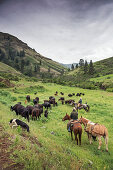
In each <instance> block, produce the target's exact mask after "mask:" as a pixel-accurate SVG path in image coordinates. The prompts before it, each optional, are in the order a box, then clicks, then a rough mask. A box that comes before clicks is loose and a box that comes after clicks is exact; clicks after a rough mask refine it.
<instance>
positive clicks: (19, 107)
mask: <svg viewBox="0 0 113 170" xmlns="http://www.w3.org/2000/svg"><path fill="white" fill-rule="evenodd" d="M11 110H12V111H13V110H14V111H15V112H16V115H21V116H22V117H25V119H26V118H27V120H28V122H29V113H28V109H27V108H25V107H24V106H22V105H21V104H16V105H14V106H11Z"/></svg>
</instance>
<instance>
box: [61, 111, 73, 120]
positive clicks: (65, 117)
mask: <svg viewBox="0 0 113 170" xmlns="http://www.w3.org/2000/svg"><path fill="white" fill-rule="evenodd" d="M70 119H71V118H70V116H69V115H68V114H67V113H66V115H65V116H64V118H62V121H65V120H70Z"/></svg>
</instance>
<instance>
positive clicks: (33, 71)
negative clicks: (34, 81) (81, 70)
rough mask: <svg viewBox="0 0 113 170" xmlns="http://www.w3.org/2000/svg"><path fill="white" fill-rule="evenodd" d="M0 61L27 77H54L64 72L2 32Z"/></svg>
mask: <svg viewBox="0 0 113 170" xmlns="http://www.w3.org/2000/svg"><path fill="white" fill-rule="evenodd" d="M0 61H1V62H3V63H5V64H8V65H10V66H12V67H13V68H15V69H16V70H19V71H20V72H22V73H23V74H25V75H28V76H37V75H38V76H39V75H42V73H49V74H52V75H53V76H54V75H55V76H56V75H59V74H61V73H62V72H64V71H66V68H65V67H63V66H62V65H60V64H59V63H57V62H55V61H53V60H51V59H49V58H46V57H44V56H42V55H41V54H39V53H37V52H36V51H35V49H32V48H30V47H29V46H28V45H27V44H26V43H24V42H22V41H21V40H19V39H18V38H16V37H14V36H12V35H10V34H7V33H2V32H0ZM43 76H44V75H43Z"/></svg>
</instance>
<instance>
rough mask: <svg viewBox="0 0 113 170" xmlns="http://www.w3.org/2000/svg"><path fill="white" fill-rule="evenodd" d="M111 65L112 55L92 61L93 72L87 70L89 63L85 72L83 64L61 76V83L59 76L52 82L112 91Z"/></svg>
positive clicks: (112, 63) (112, 71)
mask: <svg viewBox="0 0 113 170" xmlns="http://www.w3.org/2000/svg"><path fill="white" fill-rule="evenodd" d="M112 67H113V57H111V58H107V59H104V60H101V61H98V62H95V63H93V68H94V69H93V72H89V68H90V64H88V66H87V72H86V73H85V71H84V66H81V67H78V68H76V69H74V70H71V71H69V72H67V73H66V74H64V75H63V76H61V77H60V79H61V80H62V82H63V83H62V82H61V81H60V79H59V78H56V79H55V81H54V82H56V83H59V84H61V83H62V84H64V85H70V86H76V87H81V88H86V89H103V90H107V91H113V87H112V82H113V81H112V76H113V69H112ZM106 79H107V80H106Z"/></svg>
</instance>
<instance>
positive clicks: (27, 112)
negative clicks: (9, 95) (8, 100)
mask: <svg viewBox="0 0 113 170" xmlns="http://www.w3.org/2000/svg"><path fill="white" fill-rule="evenodd" d="M55 94H57V95H58V92H57V91H56V93H55ZM60 94H61V95H64V93H62V92H60ZM73 95H75V93H72V94H68V96H69V97H72V96H73ZM81 95H84V93H77V94H76V96H81ZM30 101H31V98H30V95H27V96H26V102H28V103H29V102H30ZM58 101H61V103H62V104H64V103H65V104H73V103H74V102H75V101H74V100H72V99H69V100H65V98H64V97H60V98H59V99H58ZM33 104H34V105H33V106H30V105H28V106H26V107H25V106H23V105H22V104H21V102H19V103H17V104H15V105H14V106H11V110H12V111H15V112H16V115H21V116H22V117H25V118H26V119H27V120H28V122H29V117H30V116H31V117H32V120H37V117H38V118H39V117H41V114H42V113H43V107H44V108H45V109H46V110H45V111H44V116H45V117H46V118H47V117H48V108H50V109H51V105H53V106H54V107H55V106H58V103H57V102H56V99H55V97H53V96H50V97H49V99H48V100H44V103H43V104H39V97H36V98H35V99H33Z"/></svg>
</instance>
